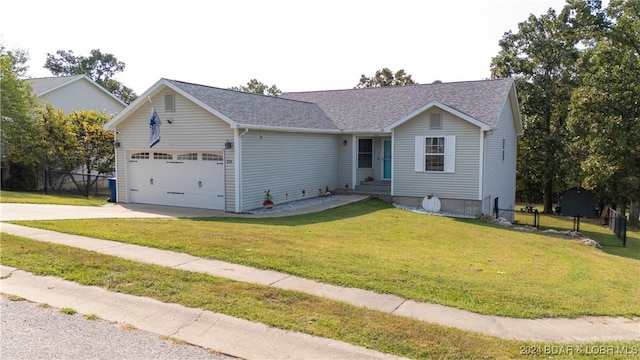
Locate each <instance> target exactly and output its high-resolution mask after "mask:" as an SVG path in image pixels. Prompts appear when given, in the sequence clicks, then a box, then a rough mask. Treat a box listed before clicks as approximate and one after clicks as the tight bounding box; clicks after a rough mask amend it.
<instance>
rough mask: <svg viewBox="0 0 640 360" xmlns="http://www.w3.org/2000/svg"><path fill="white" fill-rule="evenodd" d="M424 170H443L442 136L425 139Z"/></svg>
mask: <svg viewBox="0 0 640 360" xmlns="http://www.w3.org/2000/svg"><path fill="white" fill-rule="evenodd" d="M425 142H426V148H425V151H424V154H425V167H424V170H425V171H444V138H443V137H428V138H426V139H425Z"/></svg>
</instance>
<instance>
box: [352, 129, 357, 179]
mask: <svg viewBox="0 0 640 360" xmlns="http://www.w3.org/2000/svg"><path fill="white" fill-rule="evenodd" d="M357 139H358V138H357V137H356V134H352V135H351V188H352V189H355V188H356V178H357V171H358V143H357Z"/></svg>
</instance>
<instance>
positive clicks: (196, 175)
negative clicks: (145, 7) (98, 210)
mask: <svg viewBox="0 0 640 360" xmlns="http://www.w3.org/2000/svg"><path fill="white" fill-rule="evenodd" d="M152 107H153V108H154V109H155V110H156V111H157V114H158V116H159V118H160V120H161V127H160V129H161V131H160V142H158V143H157V144H156V145H154V146H153V147H152V148H150V146H149V145H150V142H149V132H150V116H151V113H152ZM105 128H106V129H109V130H112V131H114V133H115V134H116V175H117V200H118V201H119V202H124V203H149V204H160V205H174V206H185V207H197V208H209V209H220V210H224V211H228V212H242V211H247V210H251V209H255V208H258V207H260V206H261V205H262V200H263V198H264V194H265V192H266V191H267V190H271V194H272V195H273V200H274V202H275V203H276V204H278V203H284V202H288V201H295V200H300V199H303V198H305V197H313V196H317V195H319V194H322V193H323V190H324V189H326V187H328V188H329V189H331V190H334V189H340V190H344V189H354V187H356V186H359V184H360V182H361V181H364V180H365V179H371V178H373V179H376V180H385V181H387V182H388V183H389V184H390V185H389V195H390V197H391V199H392V200H393V201H394V202H397V203H400V204H405V205H418V204H421V202H422V200H423V199H424V198H425V196H427V195H432V196H435V197H437V198H438V199H439V200H440V203H441V210H442V211H448V212H454V213H460V214H467V215H472V216H480V215H481V214H483V213H485V214H491V213H493V212H494V209H495V208H499V209H511V210H512V209H513V208H514V206H515V173H516V148H517V137H518V135H520V134H522V132H523V128H522V123H521V119H520V113H519V110H518V102H517V98H516V90H515V85H514V81H513V80H512V79H497V80H483V81H469V82H456V83H440V84H429V85H411V86H397V87H382V88H370V89H349V90H332V91H313V92H297V93H284V94H282V96H280V97H271V96H263V95H257V94H252V93H243V92H238V91H232V90H227V89H221V88H215V87H210V86H204V85H198V84H192V83H186V82H181V81H176V80H168V79H160V80H159V81H158V82H157V83H155V84H154V85H153V86H152V87H151V88H150V89H149V90H147V91H146V92H145V93H144V94H143V95H141V96H140V98H138V99H137V100H136V101H134V102H133V103H132V104H131V105H129V106H128V107H127V108H125V109H124V110H123V111H122V112H120V113H119V114H118V115H117V116H116V117H114V118H113V119H112V120H111V121H110V122H109V123H108V124H106V125H105ZM509 214H512V212H506V213H505V214H503V215H501V216H505V217H507V218H509V217H510V215H509Z"/></svg>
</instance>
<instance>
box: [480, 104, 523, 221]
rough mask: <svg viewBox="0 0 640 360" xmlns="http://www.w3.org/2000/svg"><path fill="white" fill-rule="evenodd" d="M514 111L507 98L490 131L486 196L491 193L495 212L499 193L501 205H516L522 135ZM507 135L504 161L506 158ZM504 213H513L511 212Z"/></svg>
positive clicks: (508, 206)
mask: <svg viewBox="0 0 640 360" xmlns="http://www.w3.org/2000/svg"><path fill="white" fill-rule="evenodd" d="M513 115H514V114H513V112H512V108H511V104H510V103H509V100H508V99H507V101H506V102H505V104H504V106H503V109H502V112H501V113H500V118H499V120H498V123H497V124H496V127H495V129H494V131H493V133H492V134H490V135H487V136H486V139H485V150H484V157H485V169H484V181H483V194H484V197H485V198H488V197H489V196H490V197H491V200H490V207H491V213H493V211H494V209H493V201H494V199H495V198H496V197H499V200H498V201H499V207H500V208H503V209H513V208H514V206H515V193H516V155H517V146H518V144H517V141H518V137H517V136H516V129H515V126H514V120H513ZM503 139H504V143H505V151H504V161H503V160H502V142H503ZM500 216H504V217H509V214H506V213H505V214H501V215H500Z"/></svg>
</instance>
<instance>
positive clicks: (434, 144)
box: [415, 136, 456, 173]
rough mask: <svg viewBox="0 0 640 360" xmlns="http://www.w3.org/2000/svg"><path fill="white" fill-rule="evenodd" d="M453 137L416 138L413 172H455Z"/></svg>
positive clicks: (454, 143)
mask: <svg viewBox="0 0 640 360" xmlns="http://www.w3.org/2000/svg"><path fill="white" fill-rule="evenodd" d="M455 160H456V137H455V136H436V137H431V136H429V137H427V136H416V143H415V171H417V172H426V171H429V172H445V173H453V172H455V165H456V163H455Z"/></svg>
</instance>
